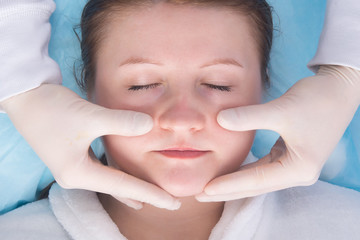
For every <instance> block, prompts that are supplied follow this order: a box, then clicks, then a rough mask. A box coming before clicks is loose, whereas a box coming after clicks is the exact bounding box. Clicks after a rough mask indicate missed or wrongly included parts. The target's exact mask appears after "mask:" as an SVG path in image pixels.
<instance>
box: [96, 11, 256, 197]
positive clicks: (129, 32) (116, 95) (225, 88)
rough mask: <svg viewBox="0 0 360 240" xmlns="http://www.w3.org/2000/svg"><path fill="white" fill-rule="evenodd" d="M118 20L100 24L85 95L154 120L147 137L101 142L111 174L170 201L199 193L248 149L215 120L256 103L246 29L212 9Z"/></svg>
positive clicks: (252, 49) (251, 44) (245, 138)
mask: <svg viewBox="0 0 360 240" xmlns="http://www.w3.org/2000/svg"><path fill="white" fill-rule="evenodd" d="M119 15H120V14H119ZM125 16H126V17H116V18H113V19H112V20H111V21H109V23H108V25H107V28H106V29H107V30H106V31H107V32H106V35H105V36H106V38H105V40H103V41H102V42H101V45H100V49H99V52H98V56H97V65H96V72H97V73H96V83H95V88H94V90H93V92H92V93H91V94H90V95H91V98H92V100H93V101H94V102H95V103H97V104H99V105H102V106H105V107H107V108H112V109H124V110H134V111H139V112H144V113H147V114H149V115H151V116H152V118H153V120H154V128H153V129H152V131H150V132H149V133H148V134H146V135H143V136H139V137H121V136H105V137H104V138H103V141H104V144H105V148H106V156H107V159H108V162H109V165H112V166H114V167H116V168H119V169H121V170H123V171H125V172H127V173H129V174H131V175H133V176H136V177H138V178H141V179H144V180H146V181H148V182H151V183H154V184H156V185H158V186H160V187H161V188H163V189H164V190H166V191H167V192H169V193H170V194H172V195H174V196H177V197H185V196H192V195H195V194H198V193H200V192H202V190H203V188H204V187H205V185H206V184H207V183H208V182H209V181H210V180H212V179H213V178H215V177H217V176H220V175H223V174H226V173H230V172H234V171H236V170H237V169H238V168H239V166H240V165H241V163H242V162H243V160H244V159H245V158H246V156H247V155H248V153H249V151H250V148H251V145H252V142H253V138H254V132H230V131H227V130H225V129H223V128H221V127H220V126H219V125H218V123H217V121H216V117H217V114H218V113H219V111H220V110H222V109H227V108H232V107H237V106H244V105H250V104H256V103H259V102H260V99H261V91H262V86H261V75H260V59H259V55H258V51H257V48H256V41H255V39H254V37H253V34H252V33H253V31H252V29H251V28H252V26H251V25H250V24H249V22H248V20H247V18H246V17H244V16H242V15H240V14H239V13H234V12H231V11H229V10H225V9H219V8H217V9H216V8H210V7H209V8H204V7H201V8H200V7H190V6H174V5H170V4H157V5H155V6H153V7H151V8H143V9H137V10H136V11H132V12H128V13H126V14H125Z"/></svg>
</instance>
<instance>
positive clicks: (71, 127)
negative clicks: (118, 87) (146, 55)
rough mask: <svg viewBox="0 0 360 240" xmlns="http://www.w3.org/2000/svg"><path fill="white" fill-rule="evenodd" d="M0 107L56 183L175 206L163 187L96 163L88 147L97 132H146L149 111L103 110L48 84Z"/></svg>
mask: <svg viewBox="0 0 360 240" xmlns="http://www.w3.org/2000/svg"><path fill="white" fill-rule="evenodd" d="M1 106H2V107H3V109H4V110H5V112H6V113H7V114H8V115H9V117H10V119H11V121H12V122H13V124H14V125H15V127H16V128H17V130H18V131H19V132H20V133H21V134H22V135H23V136H24V138H25V139H26V140H27V141H28V143H29V144H30V146H31V147H32V148H33V149H34V151H35V152H36V153H37V154H38V156H39V157H40V158H41V159H42V161H43V162H44V163H45V164H46V165H47V166H48V167H49V169H50V170H51V172H52V173H53V175H54V177H55V179H56V181H57V182H58V183H59V184H60V185H61V186H62V187H64V188H80V189H87V190H92V191H97V192H102V193H107V194H111V195H112V196H114V197H115V198H117V199H119V200H120V201H122V202H124V203H125V204H127V205H129V206H130V207H133V208H135V209H140V208H141V207H142V202H146V203H149V204H152V205H154V206H157V207H160V208H167V209H171V210H174V209H177V208H179V207H180V203H179V201H178V200H176V199H174V198H173V197H172V196H171V195H170V194H168V193H167V192H165V191H164V190H162V189H160V188H159V187H157V186H155V185H152V184H150V183H147V182H145V181H142V180H140V179H137V178H135V177H132V176H130V175H128V174H126V173H124V172H121V171H119V170H116V169H113V168H110V167H107V166H104V165H102V164H101V163H100V162H99V161H98V160H97V159H96V157H95V155H94V154H93V153H92V151H91V149H90V150H89V147H90V144H91V142H92V141H93V140H94V139H96V138H97V137H99V136H102V135H110V134H117V135H123V136H136V135H141V134H145V133H147V132H148V131H150V130H151V129H152V126H153V122H152V119H151V117H150V116H148V115H146V114H143V113H137V112H132V111H119V110H110V109H106V108H103V107H100V106H97V105H95V104H92V103H90V102H87V101H85V100H83V99H82V98H80V97H79V96H78V95H77V94H75V93H74V92H72V91H70V90H69V89H67V88H65V87H62V86H60V85H52V84H44V85H41V86H40V87H38V88H36V89H34V90H30V91H28V92H25V93H22V94H19V95H16V96H14V97H11V98H9V99H7V100H5V101H3V102H1Z"/></svg>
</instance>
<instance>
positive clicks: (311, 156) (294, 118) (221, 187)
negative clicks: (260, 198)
mask: <svg viewBox="0 0 360 240" xmlns="http://www.w3.org/2000/svg"><path fill="white" fill-rule="evenodd" d="M359 104H360V71H357V70H354V69H351V68H346V67H340V66H321V67H320V69H319V72H318V74H317V75H316V76H313V77H308V78H304V79H302V80H300V81H298V82H297V83H296V84H295V85H294V86H293V87H291V88H290V89H289V90H288V91H287V92H286V93H285V94H284V95H283V96H281V97H280V98H278V99H276V100H273V101H271V102H269V103H266V104H262V105H255V106H246V107H239V108H234V109H228V110H224V111H222V112H220V113H219V115H218V122H219V124H220V125H221V126H222V127H224V128H226V129H229V130H233V131H246V130H254V129H268V130H273V131H276V132H278V133H279V134H280V136H281V137H280V138H279V140H278V141H277V142H276V144H275V145H274V147H273V148H272V150H271V152H270V154H268V155H267V156H265V157H264V158H262V159H260V160H258V162H256V163H253V164H249V165H247V166H244V167H243V168H242V169H241V170H240V171H238V172H236V173H232V174H228V175H225V176H220V177H218V178H216V179H214V180H212V181H211V182H210V183H209V184H208V185H207V186H206V188H205V189H204V193H202V194H200V195H199V196H197V199H198V200H199V201H204V202H206V201H228V200H233V199H239V198H244V197H250V196H255V195H259V194H262V193H267V192H271V191H275V190H280V189H284V188H288V187H292V186H301V185H311V184H313V183H315V182H316V181H317V179H318V177H319V174H320V171H321V169H322V167H323V165H324V164H325V161H326V160H327V159H328V157H329V156H330V154H331V153H332V151H333V149H334V148H335V146H336V144H337V143H338V141H339V140H340V139H341V137H342V135H343V133H344V131H345V130H346V128H347V126H348V125H349V123H350V121H351V119H352V118H353V116H354V114H355V112H356V110H357V108H358V107H359ZM359 174H360V173H359Z"/></svg>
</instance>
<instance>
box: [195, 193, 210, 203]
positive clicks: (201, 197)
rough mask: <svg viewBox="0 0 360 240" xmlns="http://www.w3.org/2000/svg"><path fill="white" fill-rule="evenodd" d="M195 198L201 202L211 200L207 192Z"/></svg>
mask: <svg viewBox="0 0 360 240" xmlns="http://www.w3.org/2000/svg"><path fill="white" fill-rule="evenodd" d="M195 199H196V200H197V201H199V202H210V197H209V196H208V195H207V194H206V193H200V194H198V195H196V196H195Z"/></svg>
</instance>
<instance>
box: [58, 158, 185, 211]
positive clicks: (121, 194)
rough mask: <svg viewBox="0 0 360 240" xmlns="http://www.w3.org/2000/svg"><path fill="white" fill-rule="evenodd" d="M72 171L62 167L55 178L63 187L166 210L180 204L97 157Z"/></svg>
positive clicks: (178, 206)
mask: <svg viewBox="0 0 360 240" xmlns="http://www.w3.org/2000/svg"><path fill="white" fill-rule="evenodd" d="M75 171H76V172H75ZM75 171H74V169H72V170H69V171H66V175H64V174H63V176H62V177H61V180H60V181H59V180H58V179H57V181H58V182H59V184H60V185H61V186H63V187H65V188H80V189H87V190H90V191H95V192H101V193H106V194H110V195H112V196H114V197H115V198H127V199H132V200H136V201H139V202H144V203H148V204H151V205H153V206H156V207H158V208H165V209H168V210H176V209H179V208H180V205H181V203H180V201H179V200H177V199H175V198H174V197H172V196H171V195H170V194H168V193H167V192H165V191H164V190H162V189H161V188H159V187H157V186H155V185H153V184H150V183H148V182H145V181H142V180H140V179H138V178H135V177H133V176H130V175H128V174H126V173H124V172H121V171H119V170H117V169H114V168H111V167H108V166H104V165H102V164H101V163H99V162H97V161H93V160H89V161H86V162H84V164H82V165H81V166H79V167H78V169H77V170H75ZM64 181H65V182H64ZM67 183H69V184H67Z"/></svg>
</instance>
